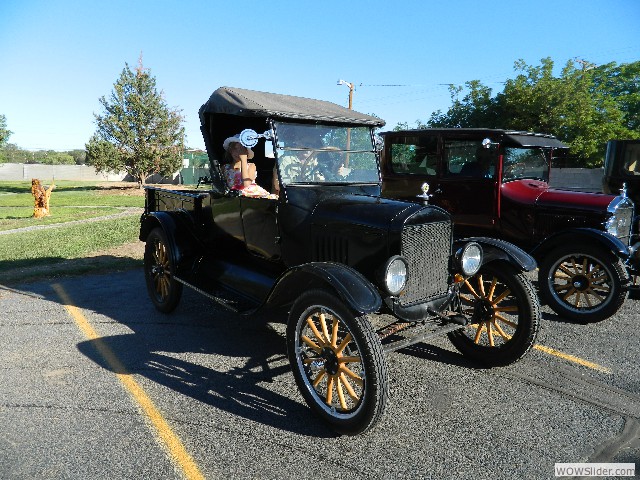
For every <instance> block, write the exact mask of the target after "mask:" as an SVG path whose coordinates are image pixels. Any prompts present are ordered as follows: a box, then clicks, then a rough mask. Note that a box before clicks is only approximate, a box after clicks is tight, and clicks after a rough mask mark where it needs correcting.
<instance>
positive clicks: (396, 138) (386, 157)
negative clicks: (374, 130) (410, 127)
mask: <svg viewBox="0 0 640 480" xmlns="http://www.w3.org/2000/svg"><path fill="white" fill-rule="evenodd" d="M438 154H439V147H438V136H437V135H424V134H409V135H404V134H402V135H400V134H398V135H393V134H387V135H386V137H385V150H384V152H383V159H382V164H381V170H382V178H383V183H382V195H383V196H385V197H387V198H396V199H400V200H408V201H412V202H416V201H421V200H420V199H419V198H417V195H419V194H421V193H422V189H421V186H422V184H423V183H425V182H427V183H428V184H429V186H430V187H432V186H433V185H435V183H436V178H437V173H438Z"/></svg>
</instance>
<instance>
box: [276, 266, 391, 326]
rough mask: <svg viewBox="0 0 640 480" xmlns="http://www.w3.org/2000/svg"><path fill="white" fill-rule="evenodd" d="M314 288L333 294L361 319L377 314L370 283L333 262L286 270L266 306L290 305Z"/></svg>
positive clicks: (376, 299)
mask: <svg viewBox="0 0 640 480" xmlns="http://www.w3.org/2000/svg"><path fill="white" fill-rule="evenodd" d="M313 288H320V289H323V290H327V291H329V292H332V293H333V294H335V295H336V296H338V297H339V298H340V300H342V302H344V303H345V304H346V305H347V306H348V307H349V308H350V309H351V310H353V311H354V312H356V313H358V314H360V315H364V314H367V313H372V312H377V311H378V310H379V309H380V307H381V305H382V299H381V297H380V294H379V293H378V290H377V289H376V288H375V286H374V285H373V284H372V283H371V282H369V280H367V279H366V278H365V277H364V276H363V275H362V274H361V273H360V272H358V271H357V270H354V269H353V268H351V267H349V266H347V265H344V264H342V263H335V262H312V263H305V264H303V265H299V266H296V267H293V268H291V269H289V270H287V271H286V272H285V273H284V274H283V275H282V276H281V277H280V278H279V279H278V281H277V283H276V285H275V286H274V287H273V289H272V290H271V292H270V293H269V296H268V297H267V300H266V302H265V304H266V306H269V307H278V306H284V305H289V304H291V303H293V302H294V301H295V300H296V299H297V298H298V297H299V296H300V294H302V293H304V292H306V291H307V290H310V289H313Z"/></svg>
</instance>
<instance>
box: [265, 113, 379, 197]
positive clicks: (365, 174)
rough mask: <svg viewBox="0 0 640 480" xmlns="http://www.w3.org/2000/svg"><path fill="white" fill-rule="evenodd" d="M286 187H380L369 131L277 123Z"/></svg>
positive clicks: (280, 166)
mask: <svg viewBox="0 0 640 480" xmlns="http://www.w3.org/2000/svg"><path fill="white" fill-rule="evenodd" d="M275 127H276V135H277V139H278V144H277V148H276V155H277V158H278V168H279V169H280V179H281V181H282V183H283V184H285V185H287V184H315V183H354V182H355V183H378V182H379V180H380V174H379V170H378V162H377V158H376V153H375V151H374V148H373V142H372V138H371V130H370V128H369V127H349V128H348V127H343V126H327V125H305V124H292V123H280V122H276V123H275Z"/></svg>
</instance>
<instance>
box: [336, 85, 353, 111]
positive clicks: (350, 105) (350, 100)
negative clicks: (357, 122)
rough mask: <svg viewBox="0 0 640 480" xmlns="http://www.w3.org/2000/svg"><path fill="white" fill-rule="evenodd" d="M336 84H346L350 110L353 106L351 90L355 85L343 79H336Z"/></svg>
mask: <svg viewBox="0 0 640 480" xmlns="http://www.w3.org/2000/svg"><path fill="white" fill-rule="evenodd" d="M338 85H346V86H347V87H349V110H351V109H352V107H353V91H354V90H355V85H354V84H353V83H349V82H346V81H344V80H338Z"/></svg>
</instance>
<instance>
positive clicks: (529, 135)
mask: <svg viewBox="0 0 640 480" xmlns="http://www.w3.org/2000/svg"><path fill="white" fill-rule="evenodd" d="M420 132H425V133H426V132H432V133H445V134H450V135H466V136H468V135H472V136H478V137H480V136H489V137H496V136H498V137H502V138H504V139H506V140H508V141H509V142H511V143H514V144H516V145H517V146H520V147H545V148H569V147H568V146H567V145H565V144H564V143H562V142H561V141H560V140H558V139H557V138H556V137H554V136H553V135H548V134H544V133H533V132H521V131H517V130H502V129H498V128H423V129H416V130H402V131H390V132H384V133H381V135H396V134H400V135H403V134H416V135H419V134H420Z"/></svg>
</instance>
